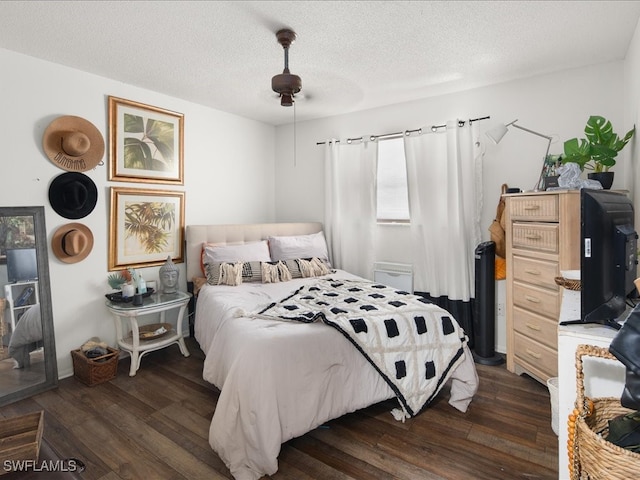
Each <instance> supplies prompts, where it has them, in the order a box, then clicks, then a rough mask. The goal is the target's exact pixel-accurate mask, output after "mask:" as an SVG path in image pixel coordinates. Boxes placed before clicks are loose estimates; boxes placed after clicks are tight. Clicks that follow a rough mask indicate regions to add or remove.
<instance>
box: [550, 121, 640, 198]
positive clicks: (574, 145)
mask: <svg viewBox="0 0 640 480" xmlns="http://www.w3.org/2000/svg"><path fill="white" fill-rule="evenodd" d="M635 131H636V127H635V126H634V127H633V128H632V129H631V130H629V131H628V132H627V134H626V135H625V136H624V137H623V138H620V137H619V136H618V134H617V133H615V132H614V131H613V125H611V122H610V121H609V120H607V119H606V118H604V117H600V116H597V115H592V116H590V117H589V120H588V121H587V125H586V126H585V127H584V134H585V137H586V138H580V139H578V138H572V139H570V140H567V141H566V142H564V155H563V158H562V163H567V162H574V163H577V164H578V165H580V170H585V169H587V170H592V172H591V173H589V175H588V176H589V178H590V179H593V180H598V181H599V182H600V183H601V184H602V188H604V189H609V188H611V185H612V184H613V173H614V172H611V171H609V169H610V168H611V167H613V166H614V165H615V164H616V156H617V155H618V152H619V151H620V150H622V149H623V148H624V147H625V145H626V144H627V143H629V140H631V138H632V137H633V135H634V133H635Z"/></svg>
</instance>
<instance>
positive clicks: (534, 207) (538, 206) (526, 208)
mask: <svg viewBox="0 0 640 480" xmlns="http://www.w3.org/2000/svg"><path fill="white" fill-rule="evenodd" d="M524 209H525V210H540V205H525V207H524Z"/></svg>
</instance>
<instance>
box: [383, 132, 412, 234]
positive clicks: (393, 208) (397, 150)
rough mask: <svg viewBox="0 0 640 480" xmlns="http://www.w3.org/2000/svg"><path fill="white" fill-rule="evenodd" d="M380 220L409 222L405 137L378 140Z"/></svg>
mask: <svg viewBox="0 0 640 480" xmlns="http://www.w3.org/2000/svg"><path fill="white" fill-rule="evenodd" d="M377 187H378V188H377V197H378V198H377V218H378V222H399V223H408V222H409V191H408V188H407V164H406V161H405V157H404V139H403V138H402V137H400V138H389V139H382V140H378V185H377Z"/></svg>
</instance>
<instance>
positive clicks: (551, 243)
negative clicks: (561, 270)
mask: <svg viewBox="0 0 640 480" xmlns="http://www.w3.org/2000/svg"><path fill="white" fill-rule="evenodd" d="M511 229H512V230H511V234H512V243H513V248H526V249H528V250H537V251H540V252H546V253H558V225H557V224H544V223H525V222H514V223H513V225H512V227H511Z"/></svg>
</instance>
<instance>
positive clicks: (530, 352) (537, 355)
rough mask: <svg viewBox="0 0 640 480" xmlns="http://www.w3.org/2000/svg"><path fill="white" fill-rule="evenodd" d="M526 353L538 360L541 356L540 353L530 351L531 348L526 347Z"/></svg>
mask: <svg viewBox="0 0 640 480" xmlns="http://www.w3.org/2000/svg"><path fill="white" fill-rule="evenodd" d="M526 352H527V355H530V356H532V357H533V358H536V359H538V360H540V359H541V358H542V355H540V354H539V353H536V352H532V351H531V350H529V349H528V348H527V349H526Z"/></svg>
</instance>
